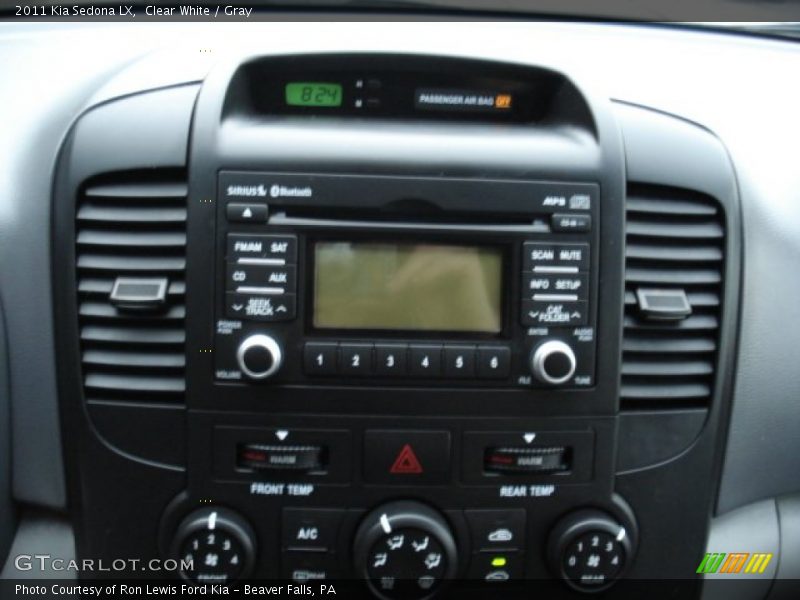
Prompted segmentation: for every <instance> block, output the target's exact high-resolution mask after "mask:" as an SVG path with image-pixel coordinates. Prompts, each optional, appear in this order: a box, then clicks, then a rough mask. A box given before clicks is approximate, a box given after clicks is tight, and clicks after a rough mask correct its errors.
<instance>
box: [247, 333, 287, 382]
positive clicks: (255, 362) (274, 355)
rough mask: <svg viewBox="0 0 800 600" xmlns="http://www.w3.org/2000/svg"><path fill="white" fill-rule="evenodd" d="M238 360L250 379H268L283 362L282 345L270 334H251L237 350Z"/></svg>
mask: <svg viewBox="0 0 800 600" xmlns="http://www.w3.org/2000/svg"><path fill="white" fill-rule="evenodd" d="M236 362H237V363H239V368H240V369H241V370H242V373H244V374H245V375H247V376H248V377H249V378H250V379H267V378H268V377H272V376H273V375H274V374H275V373H277V372H278V369H280V368H281V364H282V363H283V352H281V347H280V345H279V344H278V342H276V341H275V340H274V339H273V338H271V337H270V336H268V335H263V334H258V335H251V336H250V337H248V338H247V339H245V340H244V341H243V342H242V343H241V344H239V348H238V349H237V350H236Z"/></svg>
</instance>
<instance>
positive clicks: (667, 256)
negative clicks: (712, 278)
mask: <svg viewBox="0 0 800 600" xmlns="http://www.w3.org/2000/svg"><path fill="white" fill-rule="evenodd" d="M625 258H626V259H628V260H630V259H644V260H664V261H669V262H717V261H721V260H722V249H720V248H718V247H717V246H664V245H661V246H658V245H655V244H642V243H631V244H628V245H627V247H626V248H625Z"/></svg>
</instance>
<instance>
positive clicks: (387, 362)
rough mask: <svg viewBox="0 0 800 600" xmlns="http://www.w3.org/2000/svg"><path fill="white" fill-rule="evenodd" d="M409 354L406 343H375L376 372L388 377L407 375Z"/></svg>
mask: <svg viewBox="0 0 800 600" xmlns="http://www.w3.org/2000/svg"><path fill="white" fill-rule="evenodd" d="M407 354H408V346H406V345H405V344H375V372H376V373H377V374H378V375H384V376H388V377H393V376H396V377H400V376H402V375H405V374H406V371H407V367H408V365H407V360H406V358H407V357H406V355H407Z"/></svg>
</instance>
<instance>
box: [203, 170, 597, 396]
mask: <svg viewBox="0 0 800 600" xmlns="http://www.w3.org/2000/svg"><path fill="white" fill-rule="evenodd" d="M218 200H219V203H218V204H219V209H218V214H217V238H218V239H217V253H218V255H217V265H218V268H219V273H220V274H221V276H220V277H219V278H218V281H219V285H218V286H217V289H216V301H217V310H216V318H217V319H216V334H217V335H216V349H215V356H216V368H215V375H216V378H217V379H218V380H220V381H248V382H259V381H269V382H270V383H313V382H328V383H330V382H331V381H332V380H335V381H336V382H337V383H341V384H359V383H363V382H364V381H369V380H374V381H379V382H380V383H381V384H384V383H385V384H388V385H432V386H435V385H439V384H447V385H451V386H452V385H453V384H456V385H457V384H458V383H459V382H463V383H468V384H469V385H470V386H474V385H484V386H500V387H504V386H567V387H581V386H592V385H593V384H594V362H595V360H594V358H595V333H594V332H595V326H596V322H595V314H596V290H597V277H596V273H597V268H596V264H597V256H596V253H597V248H598V245H597V239H598V232H597V226H596V224H597V223H598V213H599V187H598V186H597V185H596V184H594V183H591V182H542V181H522V180H486V179H453V178H417V177H389V176H359V175H324V174H306V173H297V174H292V173H253V172H232V171H223V172H221V173H220V175H219V188H218Z"/></svg>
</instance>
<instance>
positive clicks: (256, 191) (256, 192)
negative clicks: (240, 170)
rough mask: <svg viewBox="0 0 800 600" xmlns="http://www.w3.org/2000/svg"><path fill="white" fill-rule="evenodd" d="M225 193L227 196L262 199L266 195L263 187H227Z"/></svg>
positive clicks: (265, 189)
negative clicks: (258, 197)
mask: <svg viewBox="0 0 800 600" xmlns="http://www.w3.org/2000/svg"><path fill="white" fill-rule="evenodd" d="M227 192H228V196H245V197H253V196H260V197H264V196H266V195H267V188H265V187H264V186H263V185H229V186H228V190H227Z"/></svg>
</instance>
